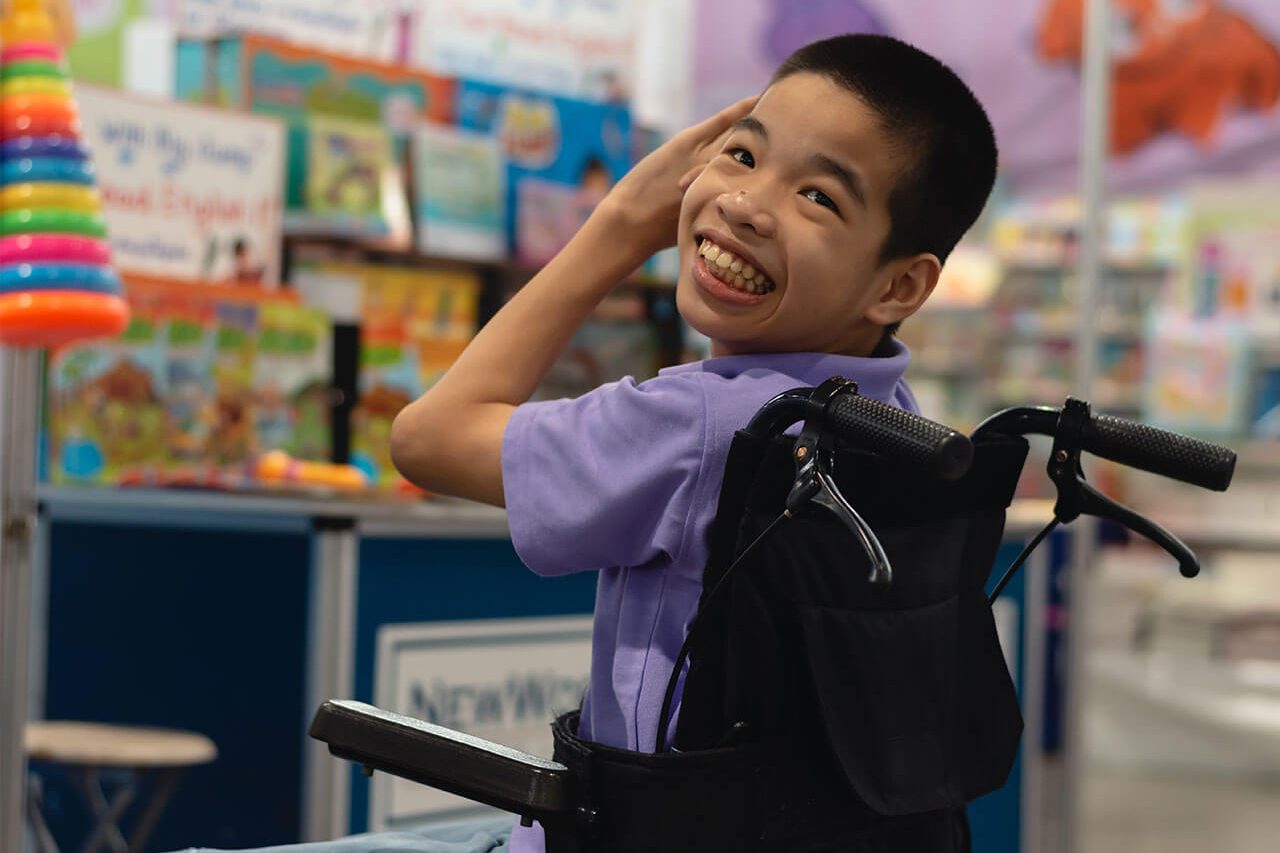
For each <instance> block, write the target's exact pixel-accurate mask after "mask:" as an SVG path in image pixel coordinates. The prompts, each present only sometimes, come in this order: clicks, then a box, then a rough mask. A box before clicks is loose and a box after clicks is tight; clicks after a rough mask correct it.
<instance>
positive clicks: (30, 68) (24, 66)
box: [0, 59, 71, 83]
mask: <svg viewBox="0 0 1280 853" xmlns="http://www.w3.org/2000/svg"><path fill="white" fill-rule="evenodd" d="M19 77H53V78H54V79H57V80H68V79H70V77H71V75H70V74H68V73H67V69H66V68H65V67H64V66H63V65H62V63H61V62H57V61H49V60H44V59H28V60H26V61H24V62H14V63H7V62H6V63H5V64H4V67H3V68H0V83H5V82H8V81H9V80H16V79H18V78H19Z"/></svg>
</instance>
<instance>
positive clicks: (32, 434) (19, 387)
mask: <svg viewBox="0 0 1280 853" xmlns="http://www.w3.org/2000/svg"><path fill="white" fill-rule="evenodd" d="M39 387H40V351H39V350H37V349H10V348H3V349H0V650H3V651H2V652H0V850H6V851H8V850H15V851H16V850H21V849H22V835H23V826H24V821H23V814H24V812H23V802H24V797H25V795H26V781H27V755H26V748H25V746H24V744H23V736H24V732H25V730H26V725H27V689H28V685H27V667H28V664H29V661H28V645H29V642H30V631H31V546H32V540H33V537H34V533H35V521H36V465H35V458H36V447H37V444H36V430H37V427H38V419H39V404H40V394H39Z"/></svg>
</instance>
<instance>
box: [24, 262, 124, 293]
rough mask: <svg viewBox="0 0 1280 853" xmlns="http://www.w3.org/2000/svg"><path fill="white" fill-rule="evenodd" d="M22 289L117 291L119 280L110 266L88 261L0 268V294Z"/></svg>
mask: <svg viewBox="0 0 1280 853" xmlns="http://www.w3.org/2000/svg"><path fill="white" fill-rule="evenodd" d="M24 290H90V291H93V292H95V293H117V292H119V290H120V279H119V278H117V277H116V272H115V270H113V269H111V268H110V267H99V266H89V265H87V264H13V265H11V266H7V267H0V293H14V292H17V291H24Z"/></svg>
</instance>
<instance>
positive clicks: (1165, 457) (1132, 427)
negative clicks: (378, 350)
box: [1081, 415, 1236, 492]
mask: <svg viewBox="0 0 1280 853" xmlns="http://www.w3.org/2000/svg"><path fill="white" fill-rule="evenodd" d="M1081 439H1082V444H1083V446H1084V449H1085V450H1086V451H1088V452H1089V453H1092V454H1094V455H1096V456H1101V457H1103V458H1106V459H1111V460H1113V461H1115V462H1119V463H1120V464H1122V465H1131V466H1133V467H1134V468H1141V469H1142V470H1144V471H1150V472H1152V473H1153V474H1160V475H1163V476H1165V477H1173V478H1174V479H1175V480H1182V481H1183V482H1186V483H1191V484H1193V485H1196V486H1201V487H1202V488H1206V489H1213V490H1214V491H1216V492H1224V491H1226V489H1227V486H1229V485H1231V476H1232V474H1234V473H1235V468H1236V454H1235V453H1234V452H1233V451H1232V450H1231V449H1230V448H1227V447H1223V446H1222V445H1220V444H1211V443H1209V442H1207V441H1201V440H1200V439H1197V438H1191V437H1189V436H1185V435H1179V434H1178V433H1176V432H1169V431H1167V430H1163V429H1157V428H1156V427H1153V426H1147V425H1146V424H1140V423H1137V422H1136V421H1129V420H1125V419H1124V418H1115V417H1111V416H1110V415H1094V416H1093V418H1092V419H1091V420H1090V421H1088V422H1086V423H1085V424H1084V426H1083V427H1082V428H1081Z"/></svg>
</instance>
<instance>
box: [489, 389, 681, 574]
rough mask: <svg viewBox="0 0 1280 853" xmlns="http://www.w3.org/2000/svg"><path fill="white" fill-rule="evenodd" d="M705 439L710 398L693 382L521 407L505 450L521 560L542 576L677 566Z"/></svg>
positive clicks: (514, 538) (506, 486)
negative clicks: (665, 564) (654, 565)
mask: <svg viewBox="0 0 1280 853" xmlns="http://www.w3.org/2000/svg"><path fill="white" fill-rule="evenodd" d="M705 432H706V400H705V394H704V392H703V389H702V388H701V386H700V385H699V384H698V383H697V382H696V381H693V380H692V379H691V378H690V377H688V376H659V377H656V378H654V379H650V380H648V381H646V382H643V383H640V384H636V382H635V381H634V380H633V379H631V378H630V377H628V378H626V379H623V380H621V381H619V382H613V383H610V384H607V385H602V386H601V387H599V388H596V389H595V390H593V391H591V392H590V393H587V394H585V395H583V396H581V397H577V398H574V399H566V400H550V401H546V402H537V403H525V404H524V405H522V406H518V407H517V408H516V410H515V412H514V413H512V416H511V419H510V421H509V422H508V424H507V428H506V432H505V433H504V435H503V441H502V478H503V481H502V482H503V491H504V493H505V499H506V505H507V520H508V525H509V527H510V530H511V540H512V543H513V544H514V546H515V549H516V553H517V554H519V555H520V559H521V560H522V561H524V563H525V565H527V566H528V567H529V568H530V569H532V570H533V571H534V572H537V573H538V574H541V575H556V574H567V573H570V572H578V571H585V570H590V569H602V568H613V567H617V566H628V567H631V566H643V565H648V564H650V563H654V562H660V561H663V560H670V559H674V558H675V557H676V556H677V555H678V551H679V548H680V543H681V542H682V541H683V538H684V532H685V525H686V521H687V519H688V515H689V505H690V496H691V495H692V494H693V492H694V490H695V488H696V486H697V479H698V477H699V475H700V472H701V466H702V459H703V452H704V447H705V443H706V442H705Z"/></svg>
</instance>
